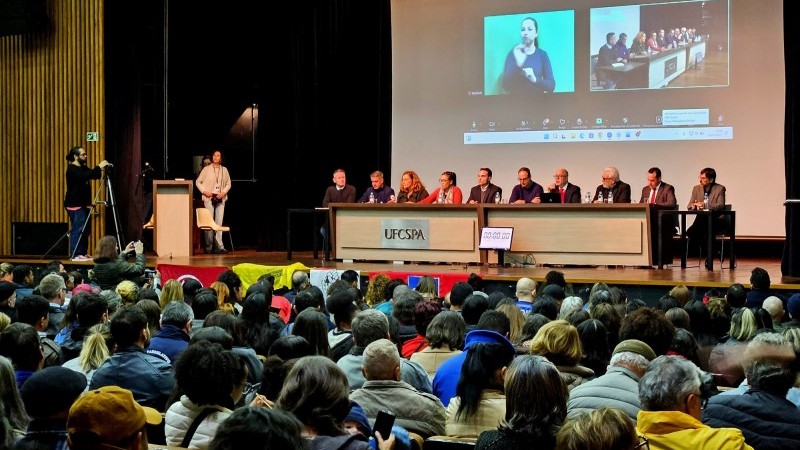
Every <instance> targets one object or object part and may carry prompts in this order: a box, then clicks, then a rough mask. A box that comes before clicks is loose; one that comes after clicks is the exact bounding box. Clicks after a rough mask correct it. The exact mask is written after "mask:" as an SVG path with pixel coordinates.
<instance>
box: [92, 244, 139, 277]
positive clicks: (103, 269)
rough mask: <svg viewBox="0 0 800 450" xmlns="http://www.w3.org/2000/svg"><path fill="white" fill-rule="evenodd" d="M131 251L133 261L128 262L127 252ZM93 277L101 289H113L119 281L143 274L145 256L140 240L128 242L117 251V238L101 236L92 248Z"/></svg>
mask: <svg viewBox="0 0 800 450" xmlns="http://www.w3.org/2000/svg"><path fill="white" fill-rule="evenodd" d="M131 251H133V252H134V254H135V256H136V261H135V262H128V253H129V252H131ZM93 270H94V279H95V281H96V282H97V284H98V285H100V289H101V290H106V289H114V288H115V287H116V286H117V285H118V284H119V283H120V281H123V280H130V279H133V278H136V277H140V276H142V275H144V271H145V258H144V244H142V241H137V242H133V241H132V242H130V243H128V245H127V246H126V247H125V249H124V250H123V251H122V254H120V253H119V251H118V247H117V239H116V238H115V237H114V236H103V237H102V238H101V239H100V241H98V242H97V247H96V248H95V250H94V269H93Z"/></svg>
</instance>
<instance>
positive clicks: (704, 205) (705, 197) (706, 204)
mask: <svg viewBox="0 0 800 450" xmlns="http://www.w3.org/2000/svg"><path fill="white" fill-rule="evenodd" d="M703 209H708V192H703Z"/></svg>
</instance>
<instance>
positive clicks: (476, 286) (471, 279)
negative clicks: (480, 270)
mask: <svg viewBox="0 0 800 450" xmlns="http://www.w3.org/2000/svg"><path fill="white" fill-rule="evenodd" d="M467 283H468V284H469V285H470V286H472V290H473V291H483V288H485V287H486V283H485V282H484V281H483V277H481V276H480V275H478V274H477V273H474V272H473V273H471V274H469V276H468V277H467Z"/></svg>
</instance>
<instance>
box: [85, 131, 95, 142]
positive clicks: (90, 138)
mask: <svg viewBox="0 0 800 450" xmlns="http://www.w3.org/2000/svg"><path fill="white" fill-rule="evenodd" d="M97 139H98V133H97V131H88V132H86V141H87V142H97Z"/></svg>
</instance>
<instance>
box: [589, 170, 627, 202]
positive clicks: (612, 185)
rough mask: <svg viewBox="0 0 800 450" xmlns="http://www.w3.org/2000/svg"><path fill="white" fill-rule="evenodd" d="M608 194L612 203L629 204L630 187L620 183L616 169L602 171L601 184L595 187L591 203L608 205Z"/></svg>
mask: <svg viewBox="0 0 800 450" xmlns="http://www.w3.org/2000/svg"><path fill="white" fill-rule="evenodd" d="M609 192H611V198H612V200H613V202H614V203H630V202H631V185H629V184H628V183H624V182H622V181H620V179H619V170H617V168H616V167H606V168H605V169H603V182H602V183H601V184H600V185H599V186H597V189H596V190H595V193H594V200H593V202H592V203H608V193H609Z"/></svg>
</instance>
